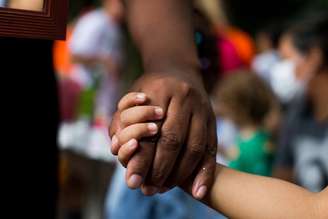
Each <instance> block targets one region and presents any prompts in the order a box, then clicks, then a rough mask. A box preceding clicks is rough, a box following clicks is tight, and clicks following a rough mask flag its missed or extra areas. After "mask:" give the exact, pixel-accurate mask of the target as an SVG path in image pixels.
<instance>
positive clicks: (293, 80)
mask: <svg viewBox="0 0 328 219" xmlns="http://www.w3.org/2000/svg"><path fill="white" fill-rule="evenodd" d="M278 51H279V57H280V58H279V61H278V62H276V63H275V64H274V65H273V66H271V71H270V79H269V82H270V85H271V87H272V89H273V91H274V93H275V94H276V95H277V97H278V98H279V100H280V103H281V104H282V106H283V107H284V109H287V108H288V105H289V104H290V103H291V102H292V101H293V100H294V99H295V98H297V97H298V96H300V95H302V94H303V92H304V85H305V81H303V80H302V79H298V78H297V76H296V74H295V71H294V68H295V65H294V63H293V62H292V61H291V60H290V56H291V54H292V51H291V37H290V35H289V34H286V33H284V34H283V35H282V37H281V40H280V42H279V50H278Z"/></svg>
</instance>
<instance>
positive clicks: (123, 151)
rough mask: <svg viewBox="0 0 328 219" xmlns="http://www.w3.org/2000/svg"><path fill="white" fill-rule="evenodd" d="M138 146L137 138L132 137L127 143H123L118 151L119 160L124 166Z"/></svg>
mask: <svg viewBox="0 0 328 219" xmlns="http://www.w3.org/2000/svg"><path fill="white" fill-rule="evenodd" d="M137 148H138V142H137V140H136V139H131V140H130V141H128V142H127V143H126V144H124V145H122V146H121V148H120V150H119V152H118V157H117V158H118V160H119V161H120V163H121V164H122V166H124V167H126V166H127V164H128V162H129V160H130V159H131V157H132V155H133V154H134V153H135V152H136V150H137Z"/></svg>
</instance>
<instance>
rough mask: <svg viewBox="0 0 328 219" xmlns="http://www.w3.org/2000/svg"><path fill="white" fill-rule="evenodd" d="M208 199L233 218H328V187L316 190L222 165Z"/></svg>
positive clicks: (212, 204) (216, 207)
mask: <svg viewBox="0 0 328 219" xmlns="http://www.w3.org/2000/svg"><path fill="white" fill-rule="evenodd" d="M206 202H207V203H208V204H209V205H210V206H211V207H212V208H214V209H216V210H218V211H220V212H222V213H224V214H225V215H227V216H228V217H230V218H251V219H257V218H259V219H263V218H265V219H271V218H272V219H279V218H281V219H283V218H284V219H285V218H288V219H293V218H295V219H299V218H304V219H307V218H308V219H311V218H316V219H321V218H322V219H324V218H328V188H326V189H325V190H324V191H322V192H321V193H318V194H315V193H311V192H308V191H307V190H305V189H303V188H301V187H299V186H296V185H294V184H291V183H289V182H285V181H282V180H278V179H274V178H269V177H261V176H255V175H250V174H246V173H241V172H238V171H235V170H231V169H229V168H226V167H223V166H221V165H218V166H217V168H216V181H215V183H214V185H213V187H212V190H211V192H210V194H209V195H208V197H207V201H206Z"/></svg>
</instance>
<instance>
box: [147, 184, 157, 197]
mask: <svg viewBox="0 0 328 219" xmlns="http://www.w3.org/2000/svg"><path fill="white" fill-rule="evenodd" d="M158 191H159V189H158V188H157V187H155V186H149V187H147V188H146V192H147V194H146V195H155V194H156V193H157V192H158Z"/></svg>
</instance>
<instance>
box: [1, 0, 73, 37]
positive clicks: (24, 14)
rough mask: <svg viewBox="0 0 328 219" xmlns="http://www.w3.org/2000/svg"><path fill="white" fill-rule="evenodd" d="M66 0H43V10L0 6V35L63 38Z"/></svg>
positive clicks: (66, 10)
mask: <svg viewBox="0 0 328 219" xmlns="http://www.w3.org/2000/svg"><path fill="white" fill-rule="evenodd" d="M67 13H68V0H44V6H43V11H27V10H20V9H11V8H0V36H5V37H19V38H35V39H65V36H66V19H67Z"/></svg>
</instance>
